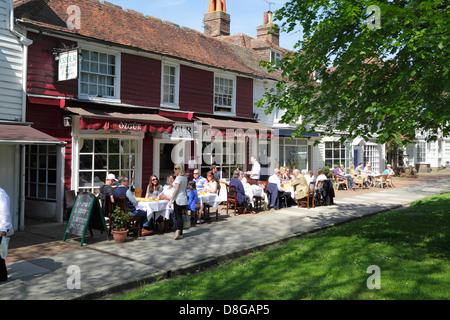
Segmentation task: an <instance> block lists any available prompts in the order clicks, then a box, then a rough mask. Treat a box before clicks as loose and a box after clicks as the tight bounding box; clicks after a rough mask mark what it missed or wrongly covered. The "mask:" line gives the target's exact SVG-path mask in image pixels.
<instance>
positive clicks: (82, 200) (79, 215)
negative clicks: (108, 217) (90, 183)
mask: <svg viewBox="0 0 450 320" xmlns="http://www.w3.org/2000/svg"><path fill="white" fill-rule="evenodd" d="M88 228H89V230H90V232H91V235H93V234H92V229H95V230H104V231H105V234H106V237H107V239H108V240H109V235H108V230H107V229H106V224H105V218H104V215H103V210H102V208H101V206H100V203H99V200H98V198H97V197H96V196H94V194H92V193H90V192H82V193H80V194H78V196H77V198H76V199H75V203H74V205H73V208H72V213H71V214H70V218H69V222H68V223H67V228H66V232H65V234H64V238H63V241H65V240H66V236H67V234H68V233H70V234H74V235H77V236H81V237H82V238H81V243H80V245H83V241H84V236H85V235H86V230H87V229H88Z"/></svg>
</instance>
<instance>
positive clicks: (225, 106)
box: [214, 75, 236, 114]
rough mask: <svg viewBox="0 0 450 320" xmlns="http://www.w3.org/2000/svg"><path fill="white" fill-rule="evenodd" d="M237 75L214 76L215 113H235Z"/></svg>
mask: <svg viewBox="0 0 450 320" xmlns="http://www.w3.org/2000/svg"><path fill="white" fill-rule="evenodd" d="M235 104H236V77H232V76H225V75H216V76H215V77H214V113H223V114H235V113H236V111H235Z"/></svg>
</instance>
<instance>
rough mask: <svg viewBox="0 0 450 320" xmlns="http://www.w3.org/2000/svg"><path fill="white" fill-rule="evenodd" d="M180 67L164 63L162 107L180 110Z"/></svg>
mask: <svg viewBox="0 0 450 320" xmlns="http://www.w3.org/2000/svg"><path fill="white" fill-rule="evenodd" d="M179 79H180V66H179V65H175V64H170V63H167V62H163V63H162V72H161V106H163V107H168V108H177V109H178V108H179V99H178V97H179V88H180V85H179V83H180V80H179Z"/></svg>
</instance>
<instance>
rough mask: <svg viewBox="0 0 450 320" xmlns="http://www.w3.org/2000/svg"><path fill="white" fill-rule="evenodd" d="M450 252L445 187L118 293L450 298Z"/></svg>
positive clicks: (167, 297)
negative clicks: (375, 272)
mask: <svg viewBox="0 0 450 320" xmlns="http://www.w3.org/2000/svg"><path fill="white" fill-rule="evenodd" d="M449 257H450V194H445V195H440V196H436V197H430V198H427V199H424V200H420V201H417V202H415V203H414V204H413V205H412V206H411V207H409V208H407V209H404V210H398V211H393V212H388V213H384V214H380V215H378V216H374V217H370V218H365V219H361V220H358V221H354V222H351V223H348V224H346V225H342V226H339V227H333V228H330V229H327V230H325V231H322V232H320V233H317V234H314V235H309V236H305V237H301V238H298V239H294V240H291V241H289V242H288V243H286V244H283V245H280V246H274V247H272V248H270V249H267V250H265V251H263V252H254V253H252V254H249V255H247V256H245V257H242V258H239V259H236V260H233V261H231V262H229V263H224V264H222V265H220V266H218V267H216V268H214V269H210V270H206V271H204V272H198V273H195V274H190V275H186V276H181V277H178V278H175V279H168V280H164V281H160V282H158V283H155V284H152V285H149V286H146V287H142V288H140V289H137V290H136V291H134V292H132V293H130V294H127V295H125V296H122V297H120V298H119V299H148V300H157V299H162V300H175V299H183V300H189V299H194V300H216V299H221V300H241V299H244V300H266V299H272V300H293V299H308V300H316V299H364V300H370V299H394V300H397V299H402V300H404V299H420V300H421V299H433V300H437V299H450V263H449ZM369 266H377V267H379V270H380V278H379V279H380V289H372V290H370V289H368V286H367V281H368V278H369V277H371V276H372V273H368V272H367V270H368V268H369ZM369 283H374V282H371V281H370V282H369Z"/></svg>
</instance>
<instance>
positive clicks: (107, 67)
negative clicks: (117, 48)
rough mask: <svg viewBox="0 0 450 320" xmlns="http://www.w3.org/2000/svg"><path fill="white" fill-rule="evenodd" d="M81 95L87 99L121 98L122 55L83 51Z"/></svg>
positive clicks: (86, 49) (108, 52)
mask: <svg viewBox="0 0 450 320" xmlns="http://www.w3.org/2000/svg"><path fill="white" fill-rule="evenodd" d="M81 56H82V61H81V66H80V77H79V95H80V97H82V98H87V99H114V100H116V99H119V98H120V53H117V52H111V51H98V49H92V50H91V49H89V48H83V49H82V50H81Z"/></svg>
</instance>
